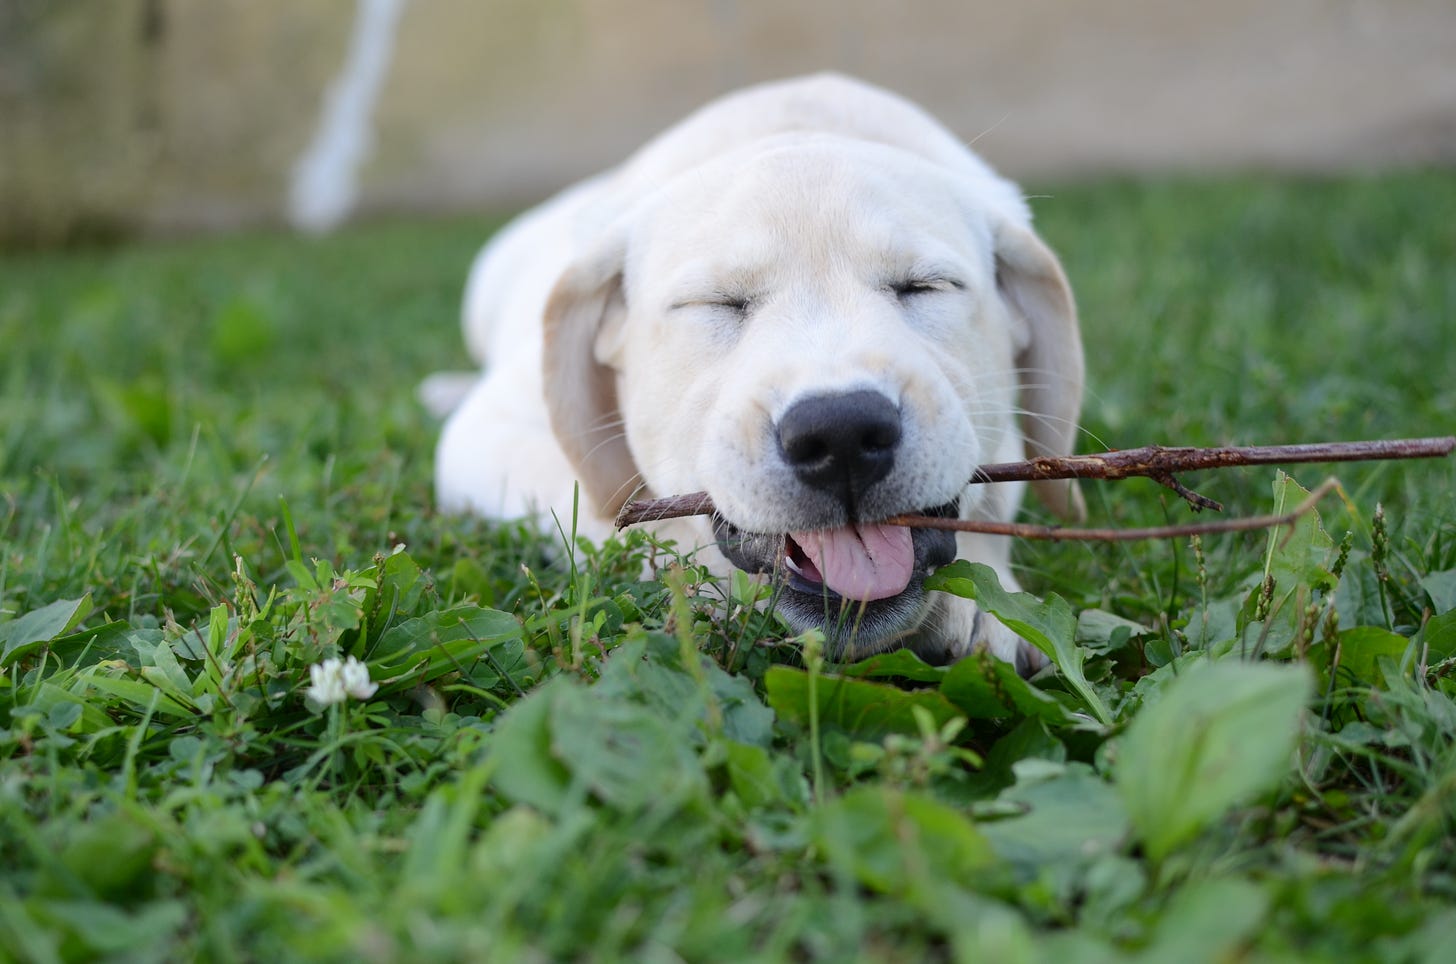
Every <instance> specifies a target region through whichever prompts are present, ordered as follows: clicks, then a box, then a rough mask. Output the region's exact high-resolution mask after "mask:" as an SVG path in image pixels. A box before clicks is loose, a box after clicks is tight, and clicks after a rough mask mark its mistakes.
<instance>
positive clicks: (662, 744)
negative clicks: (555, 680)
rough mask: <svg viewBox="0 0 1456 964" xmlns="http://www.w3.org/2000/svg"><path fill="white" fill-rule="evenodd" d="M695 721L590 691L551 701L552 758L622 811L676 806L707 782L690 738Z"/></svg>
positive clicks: (704, 786)
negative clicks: (665, 716)
mask: <svg viewBox="0 0 1456 964" xmlns="http://www.w3.org/2000/svg"><path fill="white" fill-rule="evenodd" d="M695 723H696V720H692V719H684V718H681V717H679V718H677V719H675V720H669V719H665V718H663V717H662V716H659V715H658V714H656V713H654V712H652V711H651V710H649V709H648V708H647V707H644V706H641V705H639V704H637V703H630V702H626V701H624V700H618V699H610V698H606V697H605V696H604V695H603V694H600V693H597V692H596V691H595V690H594V689H587V690H585V691H583V692H581V693H578V694H576V695H574V696H573V697H572V698H569V699H563V698H561V696H560V695H558V697H557V698H556V699H555V700H553V702H552V712H551V719H550V723H549V726H550V730H551V754H552V756H554V757H555V758H556V759H557V760H560V761H561V763H562V764H564V765H565V767H566V769H567V770H568V771H569V772H570V773H571V775H572V778H573V780H574V781H575V782H576V783H578V784H579V785H581V786H584V787H586V788H587V789H588V790H590V791H591V792H592V793H593V794H594V795H595V796H596V797H598V798H599V799H601V800H602V801H603V802H605V803H608V804H610V805H612V806H614V807H616V808H618V809H620V810H636V809H639V808H642V807H645V806H648V805H654V804H655V805H664V804H665V805H668V806H674V805H677V804H680V803H681V802H683V801H685V800H687V799H689V798H691V797H696V796H698V795H700V794H701V793H702V792H703V791H705V790H706V789H707V779H706V775H705V774H704V772H703V767H702V764H701V763H700V762H699V760H698V756H697V754H696V753H695V752H694V751H693V744H692V742H691V740H690V739H689V733H690V732H691V730H692V727H693V725H694V724H695Z"/></svg>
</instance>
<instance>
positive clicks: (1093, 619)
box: [1077, 609, 1152, 653]
mask: <svg viewBox="0 0 1456 964" xmlns="http://www.w3.org/2000/svg"><path fill="white" fill-rule="evenodd" d="M1151 632H1152V631H1151V630H1150V629H1148V627H1146V626H1144V625H1143V624H1142V623H1139V622H1135V621H1133V620H1131V619H1124V618H1123V617H1121V616H1119V615H1117V614H1116V613H1110V612H1107V611H1106V610H1105V609H1084V610H1082V611H1081V612H1080V613H1078V614H1077V641H1078V642H1079V643H1082V644H1083V645H1085V646H1086V647H1087V648H1088V649H1091V650H1095V651H1096V652H1099V653H1106V652H1109V651H1111V650H1114V649H1118V648H1120V647H1121V646H1125V645H1127V641H1128V640H1130V639H1133V638H1135V637H1138V636H1147V635H1148V634H1149V633H1151Z"/></svg>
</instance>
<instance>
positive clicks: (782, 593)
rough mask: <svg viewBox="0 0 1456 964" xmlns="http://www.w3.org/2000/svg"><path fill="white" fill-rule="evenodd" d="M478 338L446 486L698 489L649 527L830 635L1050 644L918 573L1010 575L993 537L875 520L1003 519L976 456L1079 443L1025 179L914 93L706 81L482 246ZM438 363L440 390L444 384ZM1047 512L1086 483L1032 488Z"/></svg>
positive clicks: (1073, 509)
mask: <svg viewBox="0 0 1456 964" xmlns="http://www.w3.org/2000/svg"><path fill="white" fill-rule="evenodd" d="M464 323H465V338H466V342H467V345H468V347H469V349H470V352H471V355H472V356H473V357H474V358H475V359H476V360H477V361H479V362H481V363H482V364H483V365H484V366H485V372H484V374H483V375H481V376H479V377H478V379H476V380H474V382H473V384H472V385H471V386H470V387H469V389H468V391H466V392H465V393H464V397H463V400H459V404H458V405H457V406H455V408H454V410H453V412H452V413H451V415H450V416H449V419H448V421H447V423H446V425H445V428H444V432H443V435H442V437H441V439H440V443H439V448H438V452H437V459H436V481H437V490H438V496H439V501H440V504H441V506H442V507H444V508H446V509H449V510H459V511H469V512H475V513H479V514H482V515H485V516H490V517H496V518H508V517H518V516H522V515H526V514H531V513H538V514H540V517H541V518H543V519H544V520H545V521H546V522H547V524H550V515H549V514H550V513H553V512H554V513H555V514H556V515H557V516H558V517H560V518H561V519H562V520H563V521H567V520H569V519H570V517H571V512H572V498H573V489H574V487H575V486H576V485H577V484H578V483H579V484H580V491H581V496H582V499H581V501H582V512H581V516H582V518H581V529H582V531H584V532H586V533H587V534H588V535H591V536H594V537H600V536H604V535H606V534H607V533H608V532H610V531H611V529H612V526H611V519H612V517H613V515H614V513H615V512H616V511H617V509H618V508H619V507H620V506H621V505H622V503H623V501H624V500H626V499H627V498H628V497H629V496H633V495H637V496H643V495H669V494H675V493H681V492H691V491H695V490H698V489H706V490H707V491H708V493H709V494H710V495H711V496H712V498H713V502H714V504H715V505H716V506H717V507H718V515H717V516H716V517H713V518H711V519H709V518H702V517H699V518H696V519H687V520H677V521H674V522H668V523H662V524H660V527H659V528H660V531H661V532H662V534H663V535H664V536H668V537H672V538H676V539H677V540H678V541H679V544H680V545H682V546H684V547H692V546H696V547H699V548H700V552H701V555H700V558H704V559H707V561H708V564H709V565H711V566H713V567H714V568H716V569H717V570H719V571H721V572H727V571H729V570H730V568H731V567H732V566H736V567H738V568H740V569H744V570H747V571H749V572H754V573H764V574H767V577H768V578H771V579H774V580H776V581H777V582H778V584H779V586H778V588H779V593H778V603H777V605H778V607H779V610H780V612H781V613H782V614H783V615H784V616H785V617H786V618H787V619H788V620H789V622H790V623H791V624H792V625H794V626H795V627H798V628H800V629H804V628H808V627H819V628H822V629H823V630H824V632H825V635H826V637H827V638H828V639H829V641H830V642H831V644H832V646H833V647H834V649H835V652H836V653H837V655H839V656H840V657H841V658H857V657H861V656H865V655H868V654H870V653H872V652H876V651H880V650H885V649H890V648H895V647H899V646H908V647H911V648H912V649H914V650H915V651H916V652H918V653H920V654H921V655H922V656H924V657H926V658H928V659H930V660H933V661H937V662H945V661H949V660H954V659H957V658H959V657H961V656H964V655H965V654H967V653H969V652H971V651H973V650H974V649H977V648H981V647H984V648H986V649H988V650H989V651H990V652H992V653H994V654H995V655H997V656H999V657H1001V658H1003V659H1008V660H1012V661H1015V662H1016V664H1017V665H1018V666H1019V667H1020V668H1021V669H1023V671H1025V670H1029V669H1032V668H1035V667H1036V666H1038V665H1040V663H1041V662H1042V660H1041V658H1040V654H1039V653H1037V652H1036V651H1035V650H1033V649H1032V648H1031V647H1029V646H1028V645H1027V644H1025V643H1024V642H1023V641H1021V640H1020V639H1018V638H1017V637H1016V636H1015V634H1013V633H1011V632H1010V631H1009V630H1007V629H1006V628H1005V627H1003V626H1001V625H1000V624H998V623H996V622H995V621H994V620H993V619H991V618H990V617H986V618H982V617H981V615H980V614H979V613H978V611H977V608H976V606H975V604H974V603H972V602H970V601H968V600H964V599H958V598H953V597H950V596H947V595H945V594H942V593H934V594H928V593H926V592H925V591H924V590H923V589H922V587H921V583H922V581H923V579H924V577H925V576H926V574H928V573H929V572H931V571H932V570H934V569H935V568H936V567H938V566H941V565H944V564H945V563H947V562H949V561H951V560H952V559H953V558H956V557H961V558H966V559H972V560H978V561H981V562H985V563H988V564H989V565H991V566H993V567H994V568H995V569H996V570H997V571H998V572H999V574H1000V577H1001V581H1002V583H1003V584H1004V585H1006V586H1008V587H1009V588H1015V580H1014V579H1013V577H1012V575H1011V572H1010V569H1009V565H1008V553H1009V545H1008V544H1007V541H1006V540H1004V539H997V538H992V537H985V536H975V535H959V536H953V535H951V534H949V533H945V532H939V531H930V530H925V529H916V530H910V529H905V528H902V527H895V526H887V525H882V524H880V521H879V520H882V519H884V518H886V517H888V516H891V515H894V514H896V513H901V512H930V513H938V514H943V515H948V516H949V515H959V516H961V517H964V518H980V519H999V520H1006V519H1010V518H1011V517H1012V516H1014V515H1015V513H1016V509H1017V506H1018V504H1019V503H1020V501H1021V496H1022V491H1021V488H1022V487H1021V486H1019V485H1000V486H985V485H981V486H968V485H967V484H966V483H967V480H968V479H970V477H971V475H972V474H973V472H974V471H975V469H976V467H977V466H978V465H981V464H983V463H991V462H1006V461H1012V460H1016V459H1020V458H1023V457H1024V456H1025V454H1026V452H1027V450H1028V448H1029V449H1030V451H1031V453H1032V454H1066V453H1068V452H1069V451H1070V450H1071V448H1072V443H1073V440H1074V433H1075V431H1076V424H1077V416H1078V412H1079V409H1080V405H1081V396H1082V378H1083V362H1082V347H1081V340H1080V337H1079V334H1078V328H1077V318H1076V312H1075V309H1074V307H1073V302H1072V295H1071V292H1070V290H1069V289H1068V286H1067V282H1066V279H1065V277H1064V276H1063V274H1062V270H1061V268H1060V266H1059V265H1058V263H1057V260H1056V258H1055V257H1054V256H1053V255H1052V253H1051V252H1050V251H1049V250H1048V249H1047V248H1046V246H1045V245H1044V244H1043V243H1042V242H1041V240H1040V239H1038V237H1037V236H1036V235H1035V234H1034V233H1033V231H1032V229H1031V222H1030V214H1029V212H1028V210H1027V207H1026V204H1025V203H1024V202H1023V200H1022V197H1021V195H1020V193H1019V191H1018V190H1017V188H1016V187H1015V186H1014V185H1013V184H1011V183H1010V182H1008V181H1006V180H1003V179H1002V178H1000V177H998V176H997V175H996V174H995V173H994V172H993V171H992V170H991V169H990V168H989V167H988V166H987V165H986V164H985V163H984V162H983V161H981V160H980V159H979V158H978V157H976V156H975V155H974V154H972V153H971V152H970V151H969V150H968V149H967V148H966V147H965V146H963V145H962V144H961V143H960V142H959V141H957V140H956V138H955V137H953V136H952V135H951V134H950V133H949V132H948V131H946V130H945V129H944V128H943V127H941V126H940V125H939V124H938V123H936V122H935V121H934V120H933V119H931V118H930V117H929V116H928V115H926V114H925V113H924V112H922V111H921V110H920V109H918V108H917V107H915V106H914V105H912V104H910V103H909V102H907V101H905V100H902V99H900V98H899V97H896V96H894V95H892V94H890V93H887V92H886V91H883V90H880V89H877V88H875V87H871V86H868V85H866V84H863V83H860V82H857V81H854V80H850V79H848V78H844V77H840V76H833V75H823V76H814V77H808V78H804V79H799V80H790V81H785V82H781V83H773V84H766V85H763V86H758V87H753V88H749V89H747V90H744V91H741V92H739V93H736V94H732V95H730V96H728V97H725V98H723V99H721V100H718V101H715V102H713V103H711V104H709V105H708V106H706V107H704V108H703V109H701V110H700V111H698V112H697V113H696V114H694V115H692V116H690V117H689V118H687V119H686V120H684V121H683V122H681V123H680V124H678V125H677V126H676V127H673V128H672V129H670V130H668V131H667V132H666V133H664V134H662V135H661V136H659V137H658V138H657V139H655V140H653V141H652V142H650V143H649V144H647V145H646V146H645V147H643V148H642V149H641V150H640V151H638V152H637V153H636V154H635V155H634V156H633V157H631V158H630V159H629V160H628V161H627V162H626V163H625V164H623V165H622V166H621V167H619V168H617V169H615V170H613V171H609V172H607V173H605V174H602V175H600V176H598V177H596V178H593V179H591V180H589V181H586V182H584V183H582V184H579V185H577V186H575V187H573V188H571V189H569V190H567V191H566V192H565V193H563V194H561V195H559V196H558V197H556V198H555V199H553V200H551V201H549V202H547V203H546V204H544V205H542V206H541V207H539V208H537V209H535V210H533V211H530V212H528V213H526V214H525V215H523V216H522V217H521V218H519V219H518V220H517V221H516V222H514V223H513V224H512V225H510V226H509V227H507V228H506V229H505V230H504V231H502V232H501V233H500V234H499V235H498V236H497V237H496V238H495V239H494V240H493V241H491V243H490V244H489V245H487V246H486V248H485V249H484V250H483V251H482V252H481V253H480V255H479V257H478V258H477V260H476V262H475V265H474V267H473V269H472V271H471V276H470V280H469V284H468V287H467V292H466V299H465V318H464ZM437 387H438V385H437ZM1035 487H1036V492H1037V494H1038V495H1039V496H1040V497H1041V498H1042V499H1043V500H1044V501H1045V502H1046V503H1047V504H1048V505H1049V506H1050V507H1051V508H1052V509H1053V510H1055V511H1056V512H1057V513H1059V514H1060V515H1062V516H1066V517H1076V516H1079V515H1080V514H1081V512H1082V503H1081V498H1080V496H1079V494H1078V493H1077V491H1076V489H1075V488H1074V487H1073V486H1072V485H1071V484H1070V483H1067V482H1046V483H1036V484H1035Z"/></svg>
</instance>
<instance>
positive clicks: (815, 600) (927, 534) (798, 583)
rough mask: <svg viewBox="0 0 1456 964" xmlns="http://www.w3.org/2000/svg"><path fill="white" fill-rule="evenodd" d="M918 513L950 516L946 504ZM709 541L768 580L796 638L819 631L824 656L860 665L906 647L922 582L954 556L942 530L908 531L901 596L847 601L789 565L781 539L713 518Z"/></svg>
mask: <svg viewBox="0 0 1456 964" xmlns="http://www.w3.org/2000/svg"><path fill="white" fill-rule="evenodd" d="M920 514H921V515H930V516H940V517H945V518H952V517H954V516H956V515H957V505H956V503H955V502H949V503H946V504H945V505H941V506H936V507H934V508H931V509H923V510H920ZM713 535H714V536H715V537H716V539H717V541H718V548H719V549H721V550H722V552H723V555H724V556H726V557H727V558H728V561H729V562H731V563H733V565H735V566H737V567H738V568H739V569H742V570H744V571H745V572H751V573H763V574H767V575H768V576H769V577H770V578H771V579H773V580H774V583H775V590H776V591H775V593H774V607H775V609H776V610H777V611H778V613H779V615H781V616H782V617H783V618H784V619H785V620H786V621H787V622H788V623H789V625H790V626H792V627H793V628H794V630H795V631H796V632H804V631H806V630H810V629H818V630H820V631H822V632H823V634H824V640H825V642H826V643H827V644H828V647H829V655H830V657H831V658H833V659H836V660H851V659H860V658H863V657H866V656H870V655H872V654H874V653H880V652H885V651H886V650H891V649H898V648H900V647H901V646H904V645H905V644H906V643H907V642H909V641H910V640H911V639H912V638H913V637H914V635H915V633H916V631H917V630H918V629H919V628H920V626H921V624H922V623H923V622H924V621H925V618H926V616H927V615H928V613H929V611H930V600H929V599H928V598H927V594H926V592H925V587H924V585H923V583H924V581H925V577H926V576H928V575H929V574H930V573H932V572H934V571H935V570H936V569H938V568H939V567H941V566H943V565H946V564H947V563H949V562H950V561H951V560H953V559H954V558H955V552H956V543H955V534H954V533H953V532H949V531H946V530H942V529H913V530H911V543H912V545H913V546H914V550H915V557H914V566H913V568H912V571H911V578H910V582H909V584H908V585H907V586H906V587H905V589H904V591H902V592H900V593H898V594H897V595H894V596H889V597H887V598H884V599H875V600H871V601H869V602H862V601H860V600H857V599H846V598H845V597H843V596H841V595H839V594H838V593H836V592H834V591H833V590H831V589H830V588H829V587H828V586H826V585H824V584H823V583H821V582H817V581H814V580H812V579H810V578H808V577H806V576H805V574H804V572H803V571H802V569H801V568H800V567H798V566H796V565H795V564H794V561H793V560H794V557H795V555H796V554H798V552H799V550H798V547H797V546H796V545H795V544H794V542H793V539H792V538H791V537H790V536H788V535H787V534H784V533H777V534H765V533H754V532H745V531H744V530H742V529H739V528H738V527H737V526H735V525H733V524H732V523H731V522H729V521H728V520H726V519H724V518H723V517H722V516H719V515H715V516H713Z"/></svg>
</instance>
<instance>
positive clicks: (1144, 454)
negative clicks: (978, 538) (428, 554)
mask: <svg viewBox="0 0 1456 964" xmlns="http://www.w3.org/2000/svg"><path fill="white" fill-rule="evenodd" d="M1453 449H1456V436H1450V435H1447V436H1443V437H1439V438H1418V439H1393V440H1390V441H1373V442H1323V443H1318V444H1309V445H1263V446H1226V447H1222V448H1167V447H1164V446H1161V445H1146V446H1143V447H1142V448H1136V449H1122V450H1120V451H1114V452H1102V453H1099V454H1096V455H1072V456H1067V457H1065V458H1037V459H1029V460H1027V461H1025V462H1001V463H997V464H995V465H983V466H981V467H980V468H979V469H977V470H976V474H975V476H974V477H972V479H971V480H970V481H971V482H972V483H981V482H1031V481H1038V480H1047V479H1127V478H1133V477H1145V478H1151V479H1154V480H1155V481H1157V482H1159V483H1160V484H1162V485H1166V486H1169V487H1170V488H1172V489H1173V490H1174V491H1176V492H1178V494H1179V495H1181V496H1182V497H1183V498H1185V499H1187V500H1188V501H1189V502H1191V503H1192V504H1193V505H1194V507H1195V508H1204V507H1207V508H1215V509H1220V508H1222V506H1219V504H1218V503H1217V502H1214V501H1213V500H1212V499H1205V498H1204V497H1203V496H1201V495H1199V494H1198V493H1196V492H1192V491H1190V490H1188V489H1185V488H1184V487H1183V486H1182V485H1181V484H1180V483H1179V482H1178V480H1177V479H1176V478H1174V477H1173V473H1174V472H1191V471H1195V470H1197V469H1223V468H1231V467H1234V466H1240V465H1288V464H1293V463H1299V462H1356V461H1366V460H1373V459H1425V458H1438V457H1440V456H1444V455H1450V454H1451V451H1452V450H1453ZM713 511H714V509H713V502H712V500H711V499H710V498H708V494H707V493H706V492H693V493H691V494H688V495H675V496H669V497H667V498H664V499H651V500H647V501H642V502H628V503H627V504H626V505H624V506H623V507H622V511H621V512H619V513H618V514H617V528H619V529H621V528H624V527H626V526H629V525H636V524H637V523H639V522H655V521H657V520H660V519H677V518H681V517H683V516H691V515H708V514H711V513H712V512H713ZM1261 518H1263V517H1261ZM906 519H920V520H924V521H920V522H916V523H911V522H908V521H901V520H906ZM886 521H894V522H895V524H897V525H906V526H910V525H920V526H932V525H933V526H934V527H938V528H944V529H956V530H958V531H974V532H987V533H992V534H999V535H1012V536H1017V537H1020V538H1023V539H1037V538H1040V539H1052V538H1059V539H1103V538H1108V537H1107V536H1105V535H1103V536H1094V535H1086V536H1078V535H1059V536H1053V535H1049V534H1042V535H1031V534H1029V533H1030V532H1031V531H1040V532H1042V533H1076V532H1087V533H1099V532H1100V533H1108V532H1122V533H1139V532H1162V531H1163V530H1164V529H1180V530H1182V529H1190V528H1192V529H1193V531H1190V532H1187V533H1184V532H1181V531H1180V532H1176V533H1171V534H1172V535H1183V534H1187V535H1193V534H1197V533H1199V532H1203V531H1209V532H1220V531H1229V528H1228V523H1209V525H1215V526H1221V528H1216V529H1207V530H1203V529H1198V528H1197V527H1189V526H1181V527H1180V526H1167V527H1161V528H1160V529H1155V530H1138V529H1121V530H1112V529H1106V530H1100V529H1062V528H1059V527H1057V526H1018V525H1016V524H1014V523H1002V522H968V521H967V520H959V519H940V518H933V517H924V516H900V517H898V518H897V519H896V520H886ZM1230 521H1231V522H1235V523H1241V522H1247V523H1249V524H1248V525H1244V526H1243V527H1244V528H1265V527H1266V525H1277V524H1279V523H1260V524H1254V523H1256V522H1258V521H1259V520H1254V519H1250V520H1230ZM967 526H977V527H982V528H966V527H967ZM1160 537H1161V536H1159V535H1122V536H1116V537H1111V538H1121V539H1148V538H1160Z"/></svg>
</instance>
